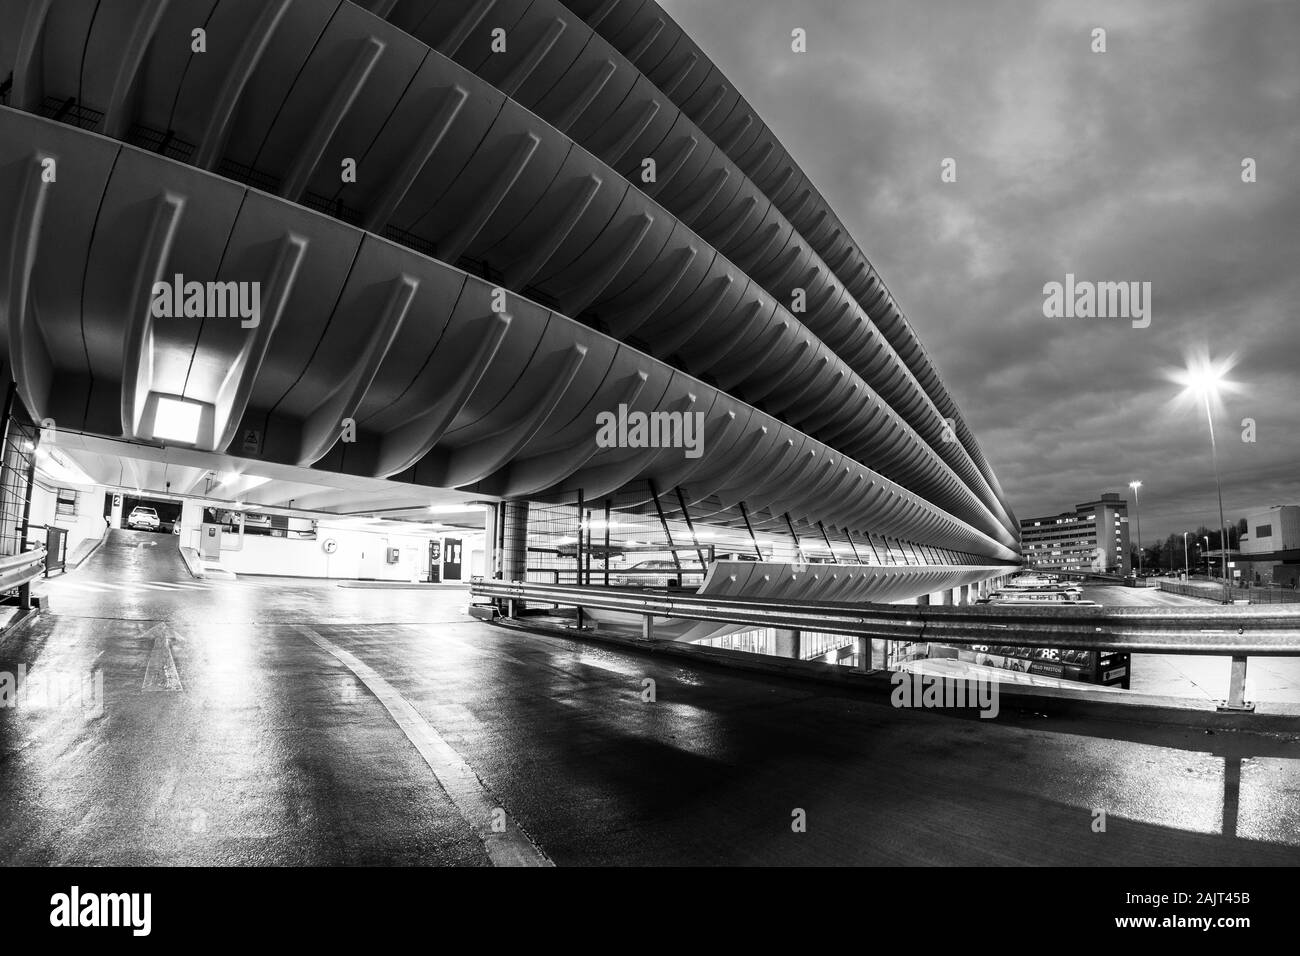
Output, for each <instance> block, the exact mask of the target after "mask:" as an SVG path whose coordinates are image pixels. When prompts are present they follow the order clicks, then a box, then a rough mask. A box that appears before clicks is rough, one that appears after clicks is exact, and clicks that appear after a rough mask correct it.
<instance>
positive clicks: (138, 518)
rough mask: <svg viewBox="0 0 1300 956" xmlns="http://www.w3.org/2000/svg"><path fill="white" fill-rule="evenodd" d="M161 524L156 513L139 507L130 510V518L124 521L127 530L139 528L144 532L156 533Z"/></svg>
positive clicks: (150, 509)
mask: <svg viewBox="0 0 1300 956" xmlns="http://www.w3.org/2000/svg"><path fill="white" fill-rule="evenodd" d="M161 523H162V522H160V521H159V520H158V512H156V511H154V510H153V509H152V508H144V507H141V506H140V505H137V506H136V507H134V508H132V509H131V514H130V516H128V517H127V519H126V526H127V527H128V528H139V529H142V530H144V531H157V530H158V526H159V525H160V524H161Z"/></svg>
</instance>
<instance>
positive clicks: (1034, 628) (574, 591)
mask: <svg viewBox="0 0 1300 956" xmlns="http://www.w3.org/2000/svg"><path fill="white" fill-rule="evenodd" d="M470 591H471V593H472V594H475V595H477V596H479V597H486V598H494V599H498V600H515V601H534V602H542V603H548V604H560V605H565V606H571V607H585V608H593V609H599V610H605V611H625V612H627V613H629V614H637V615H641V616H643V617H646V616H649V617H672V618H681V619H684V620H696V621H717V622H720V623H726V624H748V625H750V626H752V627H776V628H790V629H794V630H809V631H825V632H828V633H832V634H846V635H851V636H855V637H875V638H886V639H888V640H905V641H933V642H935V643H942V644H955V645H968V646H977V645H982V644H1006V645H1010V646H1016V647H1056V648H1073V649H1079V650H1097V651H1130V652H1132V651H1137V652H1150V653H1164V654H1215V655H1226V656H1233V655H1242V654H1244V655H1249V656H1257V655H1258V656H1263V655H1272V656H1280V657H1285V656H1300V608H1288V609H1283V608H1275V607H1246V606H1226V607H1225V606H1215V607H1205V608H1200V607H1194V608H1164V607H1142V608H1134V607H1104V608H1103V607H1061V606H1057V607H1026V608H1018V607H1011V606H1009V605H980V606H976V607H947V606H939V605H935V606H928V607H927V606H924V605H911V604H862V605H844V604H829V603H822V602H807V603H788V602H778V601H757V600H750V599H745V598H729V597H698V596H693V595H676V594H674V595H666V594H653V595H648V594H646V593H644V592H642V591H636V590H631V589H622V588H604V587H598V588H582V587H574V586H570V585H552V584H532V583H523V582H518V581H515V582H509V581H495V580H474V581H472V582H471V585H470Z"/></svg>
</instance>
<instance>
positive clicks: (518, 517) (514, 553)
mask: <svg viewBox="0 0 1300 956" xmlns="http://www.w3.org/2000/svg"><path fill="white" fill-rule="evenodd" d="M501 513H502V523H503V524H504V526H505V527H504V528H503V529H502V542H503V553H502V555H501V577H502V578H503V579H505V580H506V581H523V580H526V579H527V577H528V502H527V501H507V502H505V503H504V506H503V507H502V509H501Z"/></svg>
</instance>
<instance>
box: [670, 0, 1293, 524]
mask: <svg viewBox="0 0 1300 956" xmlns="http://www.w3.org/2000/svg"><path fill="white" fill-rule="evenodd" d="M662 5H663V6H664V7H665V8H666V9H667V10H668V11H669V12H670V13H671V14H672V15H673V16H674V18H676V19H677V20H678V22H679V23H681V24H682V26H683V27H684V28H685V29H686V30H687V31H688V32H689V33H690V34H691V35H692V36H693V37H694V38H695V40H696V42H698V43H699V44H700V46H701V47H702V48H703V49H704V50H705V52H706V53H707V54H709V55H710V56H711V57H712V58H713V59H714V61H715V62H716V63H717V64H718V66H719V67H720V68H721V69H722V70H723V72H725V73H726V74H727V75H728V76H729V77H730V78H731V79H732V81H733V82H734V83H735V84H736V86H737V87H738V88H739V89H740V91H741V92H742V93H743V94H744V95H745V96H746V97H747V98H748V100H749V101H750V103H752V104H753V105H754V107H755V108H756V109H757V111H758V113H759V114H760V115H761V116H762V117H763V118H764V120H766V122H767V123H768V125H769V126H770V127H771V128H772V129H773V130H774V131H775V132H776V134H777V135H778V136H779V137H780V138H781V140H782V142H784V143H785V145H786V147H787V148H788V149H789V150H790V152H791V153H792V154H793V155H794V157H795V158H796V159H797V160H798V161H799V162H800V164H801V165H802V166H803V168H804V170H805V171H806V172H807V173H808V174H809V176H810V177H811V179H812V181H813V182H814V183H815V184H816V185H817V186H818V188H819V189H820V190H821V191H822V194H823V195H824V196H825V197H826V198H827V200H828V201H829V202H830V205H831V206H832V207H833V208H834V209H835V210H836V212H837V213H838V214H839V216H840V217H841V219H842V220H843V221H844V222H845V224H846V225H847V226H848V227H849V229H850V231H851V232H852V233H853V235H854V237H855V239H856V240H857V241H858V242H859V243H860V244H861V246H862V248H864V249H865V250H866V252H867V254H868V256H869V257H870V258H871V260H872V262H873V263H874V265H875V266H876V268H877V269H878V270H879V271H880V273H881V274H882V275H883V276H884V278H885V280H886V282H888V284H889V287H890V289H891V291H892V292H893V293H894V295H895V296H896V297H897V299H898V301H899V303H900V305H901V307H902V308H903V310H904V312H905V313H906V315H907V316H908V318H909V320H910V322H911V324H912V326H913V327H914V328H915V329H916V331H917V333H918V335H919V336H920V338H921V341H922V342H923V343H924V344H925V346H926V348H927V349H928V351H929V352H930V355H931V357H932V358H933V359H934V361H935V363H936V364H937V365H938V368H939V371H940V373H941V374H942V376H943V378H944V381H945V382H946V384H947V386H948V388H949V390H950V391H951V392H952V394H953V396H954V397H955V398H956V400H957V403H958V405H959V406H960V407H961V409H962V410H963V412H964V415H965V417H966V420H967V422H968V423H969V424H970V425H971V427H972V428H973V429H974V431H975V434H976V436H977V437H978V438H979V441H980V443H981V445H982V446H983V448H984V450H985V453H986V454H987V456H988V457H989V459H990V461H991V462H992V464H993V467H994V470H995V471H996V472H997V474H998V477H999V479H1000V480H1001V482H1002V485H1003V487H1004V489H1005V491H1006V493H1007V495H1008V497H1009V499H1010V503H1011V506H1012V508H1013V509H1014V510H1015V512H1016V513H1017V515H1018V516H1020V517H1031V516H1037V515H1041V514H1054V513H1056V512H1058V511H1063V510H1068V509H1072V508H1073V506H1074V505H1075V503H1077V502H1083V501H1088V500H1091V499H1092V498H1094V497H1095V496H1096V495H1097V494H1099V493H1100V492H1103V491H1111V490H1113V491H1121V492H1126V493H1127V491H1128V489H1127V484H1128V482H1129V481H1130V480H1132V479H1134V478H1139V479H1141V480H1142V481H1143V488H1142V499H1141V507H1142V515H1141V516H1142V530H1143V532H1144V535H1143V537H1144V540H1145V541H1147V542H1148V543H1150V542H1151V541H1153V540H1154V539H1155V538H1156V537H1157V536H1159V537H1164V536H1165V535H1167V534H1169V533H1171V532H1174V531H1181V530H1183V529H1184V528H1188V527H1194V526H1196V525H1198V524H1201V523H1204V524H1207V525H1210V526H1213V525H1215V524H1216V523H1217V506H1216V502H1215V494H1214V473H1213V469H1212V466H1211V460H1210V447H1209V433H1208V428H1207V425H1206V420H1205V415H1204V411H1203V410H1201V411H1199V413H1198V408H1197V406H1194V405H1192V404H1191V403H1189V402H1180V401H1179V400H1178V395H1179V393H1180V391H1181V390H1180V387H1179V386H1178V385H1177V384H1175V383H1173V382H1171V381H1169V380H1168V379H1167V378H1166V370H1174V369H1178V368H1182V367H1185V365H1186V364H1187V363H1186V359H1185V356H1186V355H1188V354H1190V353H1197V352H1200V353H1207V354H1208V355H1209V356H1211V357H1212V358H1213V359H1215V360H1220V361H1227V360H1230V359H1233V358H1234V357H1235V365H1234V367H1233V368H1232V370H1231V372H1230V373H1229V374H1228V378H1229V380H1230V381H1232V382H1234V383H1237V385H1238V388H1237V390H1236V391H1235V392H1233V393H1231V394H1228V393H1225V394H1224V395H1223V400H1222V403H1221V407H1220V408H1218V409H1216V413H1215V416H1214V418H1215V428H1216V432H1217V436H1218V440H1219V451H1220V464H1221V469H1222V477H1223V494H1224V506H1225V509H1226V510H1227V512H1228V519H1229V521H1231V520H1232V519H1233V518H1234V517H1236V516H1238V515H1244V514H1245V513H1247V512H1248V511H1249V510H1250V509H1252V508H1254V507H1256V506H1263V505H1269V504H1279V503H1300V422H1298V421H1297V418H1298V416H1300V394H1298V390H1297V384H1298V383H1300V175H1298V173H1300V168H1298V166H1300V163H1298V160H1297V157H1300V4H1298V3H1296V2H1295V0H1277V2H1262V0H1240V2H1233V3H1211V2H1208V0H1192V2H1189V0H1141V2H1136V0H1118V2H1113V3H1101V2H1090V3H1080V2H1077V0H1055V2H1031V0H1005V2H998V0H980V2H971V0H784V2H782V0H704V2H702V0H662ZM795 27H802V28H804V29H805V30H807V33H808V52H807V53H805V54H797V53H793V52H791V50H790V31H791V30H792V29H794V28H795ZM1095 27H1101V28H1104V29H1105V30H1106V47H1107V50H1106V52H1105V53H1094V52H1092V50H1091V46H1092V42H1093V41H1092V31H1093V29H1094V28H1095ZM946 157H951V158H953V159H955V160H956V164H957V181H956V182H955V183H949V184H944V183H942V182H940V163H941V161H942V160H943V159H944V158H946ZM1245 157H1251V158H1253V159H1254V160H1255V161H1256V164H1257V176H1258V181H1257V182H1255V183H1253V184H1246V183H1243V182H1242V166H1241V163H1242V160H1243V158H1245ZM1066 273H1073V274H1074V275H1075V277H1076V279H1078V280H1089V281H1093V282H1100V281H1129V282H1132V281H1137V282H1150V283H1151V324H1150V326H1149V327H1148V328H1145V329H1140V328H1134V327H1133V326H1132V323H1131V322H1129V321H1127V320H1125V319H1117V318H1105V319H1102V318H1050V319H1049V318H1045V317H1044V315H1043V303H1044V294H1043V286H1044V284H1045V283H1048V282H1052V281H1057V282H1063V281H1064V280H1065V275H1066ZM1245 418H1253V419H1254V420H1255V422H1256V428H1257V435H1256V437H1257V441H1256V442H1254V443H1247V442H1244V441H1242V433H1243V426H1242V420H1243V419H1245Z"/></svg>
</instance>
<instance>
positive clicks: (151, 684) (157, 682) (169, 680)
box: [140, 624, 185, 693]
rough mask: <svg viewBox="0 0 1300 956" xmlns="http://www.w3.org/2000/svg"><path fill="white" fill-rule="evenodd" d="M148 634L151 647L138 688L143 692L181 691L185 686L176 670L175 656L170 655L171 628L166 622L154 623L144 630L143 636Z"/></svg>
mask: <svg viewBox="0 0 1300 956" xmlns="http://www.w3.org/2000/svg"><path fill="white" fill-rule="evenodd" d="M150 635H153V647H151V648H150V649H149V662H148V663H147V664H145V666H144V684H143V685H141V687H140V690H141V691H142V692H145V693H149V692H158V691H165V692H175V691H183V690H184V689H185V686H184V685H183V684H182V683H181V675H180V674H179V673H178V672H177V670H176V658H174V657H173V656H172V635H171V629H170V628H169V627H168V626H167V625H166V624H155V625H154V626H153V627H151V628H149V630H148V631H147V632H145V637H149V636H150Z"/></svg>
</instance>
